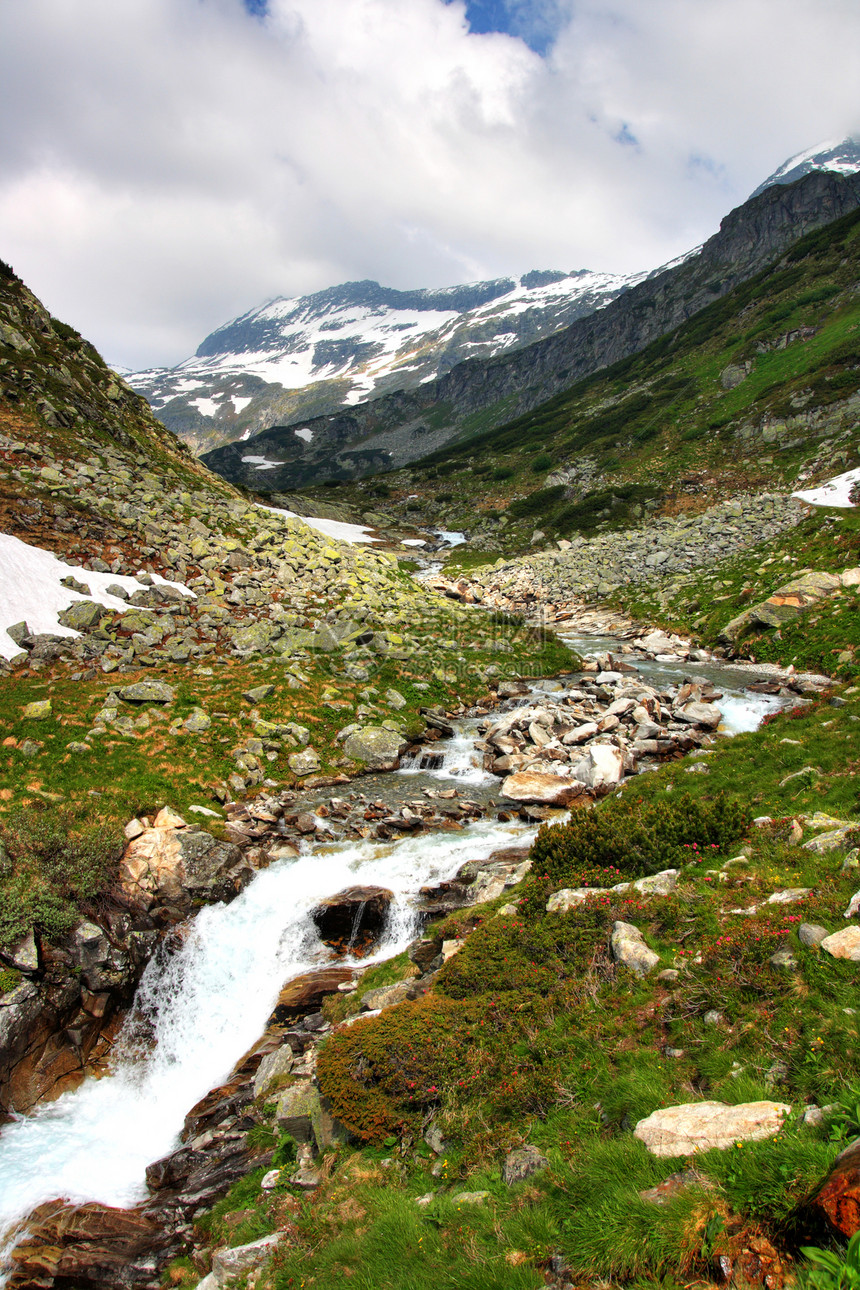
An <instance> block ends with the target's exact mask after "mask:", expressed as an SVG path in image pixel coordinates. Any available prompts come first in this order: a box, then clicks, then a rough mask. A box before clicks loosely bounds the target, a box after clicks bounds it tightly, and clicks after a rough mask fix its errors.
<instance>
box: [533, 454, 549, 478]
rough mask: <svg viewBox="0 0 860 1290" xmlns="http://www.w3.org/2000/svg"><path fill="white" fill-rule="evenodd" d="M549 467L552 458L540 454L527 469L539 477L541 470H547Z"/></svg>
mask: <svg viewBox="0 0 860 1290" xmlns="http://www.w3.org/2000/svg"><path fill="white" fill-rule="evenodd" d="M551 465H552V457H551V456H550V455H549V453H548V452H540V453H538V455H537V456H536V457H535V459H534V461H533V462H532V464H531V466H530V467H529V469H530V470H533V471H534V473H535V474H536V475H539V474H540V473H541V471H542V470H549V468H550V466H551Z"/></svg>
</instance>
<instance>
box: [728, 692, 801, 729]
mask: <svg viewBox="0 0 860 1290" xmlns="http://www.w3.org/2000/svg"><path fill="white" fill-rule="evenodd" d="M718 704H719V709H720V712H722V714H723V719H722V721H721V722H720V730H723V731H725V733H726V734H730V735H740V734H743V733H744V731H745V730H758V728H759V726H760V725H761V723H762V721H763V720H764V719H765V717H767V716H770V714H771V713H772V712H779V710H780V708H784V707H785V706H786V705H785V700H784V699H779V698H776V697H775V696H773V695H769V694H724V695H723V697H722V699H719V700H718Z"/></svg>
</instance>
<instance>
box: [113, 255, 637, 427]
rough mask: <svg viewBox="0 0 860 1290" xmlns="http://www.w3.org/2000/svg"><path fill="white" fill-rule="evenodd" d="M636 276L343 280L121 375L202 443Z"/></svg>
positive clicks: (465, 352) (562, 313) (508, 340)
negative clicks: (419, 284) (450, 282)
mask: <svg viewBox="0 0 860 1290" xmlns="http://www.w3.org/2000/svg"><path fill="white" fill-rule="evenodd" d="M642 276H644V275H633V276H626V277H623V276H619V275H617V274H610V273H592V272H590V271H589V270H586V269H579V270H575V271H573V272H570V273H563V272H561V271H557V270H534V271H532V272H530V273H526V274H524V275H523V276H522V277H519V278H513V277H511V278H496V279H493V280H491V281H488V282H474V283H467V284H465V285H463V286H455V287H444V288H439V289H421V290H415V291H398V290H395V289H393V288H389V287H382V286H380V285H379V283H378V282H372V281H362V282H346V283H342V284H341V285H339V286H336V287H329V288H327V289H326V290H325V291H318V292H315V293H314V294H312V295H307V296H298V297H289V298H288V297H283V296H281V297H277V298H276V299H274V300H270V301H268V302H267V303H266V304H264V305H261V306H260V307H259V308H256V309H251V310H249V311H248V312H247V313H245V314H242V315H241V316H240V317H238V318H234V319H233V320H232V321H230V322H228V323H225V324H224V326H223V327H219V328H217V329H216V330H215V331H214V332H212V333H211V334H210V335H209V336H207V337H206V339H205V340H204V341H203V342H202V344H201V345H200V346H199V347H198V349H197V353H196V354H195V355H194V357H193V358H189V359H186V360H185V361H184V362H183V363H180V364H179V365H178V366H177V367H174V368H160V369H153V370H150V371H144V372H136V373H134V374H132V376H131V377H130V378H129V381H130V384H132V385H133V386H134V388H135V389H137V390H138V391H139V392H140V393H141V394H144V395H145V396H146V397H147V398H148V399H149V401H150V403H151V404H152V406H153V408H154V409H155V411H156V413H157V415H158V416H159V417H161V419H162V420H163V421H164V422H165V423H166V424H167V425H168V426H170V427H171V428H172V429H174V430H175V431H176V432H177V433H178V434H179V435H180V436H182V437H183V438H185V439H187V440H188V441H189V442H190V443H191V444H192V445H193V446H194V447H196V448H197V449H198V450H200V449H209V448H212V447H215V446H217V445H218V444H220V443H227V442H231V441H234V440H237V439H241V440H245V439H248V438H249V437H251V436H252V435H253V434H254V433H256V432H257V431H258V430H261V429H265V428H267V427H268V426H271V425H275V424H279V423H282V422H293V421H296V420H299V419H301V418H302V417H305V416H307V417H312V416H318V415H320V414H322V413H325V412H333V411H335V410H336V409H337V408H338V407H344V406H349V405H351V404H355V403H359V402H363V401H364V400H366V399H368V398H373V397H376V396H377V395H379V394H381V393H384V392H387V391H389V390H393V389H398V388H400V389H406V388H411V387H414V386H416V385H418V384H421V383H422V382H424V381H430V380H433V379H434V378H435V377H437V376H439V375H441V374H442V373H444V372H446V371H448V370H449V369H450V368H451V367H453V366H454V365H455V364H456V363H459V362H462V361H463V360H464V359H467V358H476V357H491V356H492V355H494V354H498V353H501V352H503V351H504V350H508V349H511V348H514V347H517V346H519V345H524V344H528V343H529V342H530V341H533V340H537V339H539V338H540V337H541V336H545V335H547V334H548V333H550V332H553V331H557V330H558V329H559V328H560V327H564V326H567V325H568V324H569V323H571V322H573V321H574V320H575V319H576V318H578V317H581V316H582V315H583V314H586V313H593V312H594V310H595V309H601V308H603V307H604V306H605V305H607V304H609V302H610V301H611V300H614V299H615V297H616V296H617V295H619V294H620V292H622V291H624V290H626V289H627V288H628V287H630V286H632V285H633V284H634V283H635V282H638V281H639V280H640V278H641V277H642Z"/></svg>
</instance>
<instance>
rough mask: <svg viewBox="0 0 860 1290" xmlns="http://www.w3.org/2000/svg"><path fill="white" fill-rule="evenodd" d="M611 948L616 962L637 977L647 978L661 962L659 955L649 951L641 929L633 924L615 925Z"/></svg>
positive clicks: (620, 923)
mask: <svg viewBox="0 0 860 1290" xmlns="http://www.w3.org/2000/svg"><path fill="white" fill-rule="evenodd" d="M610 946H611V948H612V957H613V958H614V959H615V962H616V963H620V964H621V966H622V967H626V968H629V969H630V971H631V972H635V973H636V975H637V976H647V975H648V973H649V972H653V970H654V968H655V967H656V966H657V964H658V963H659V962H660V956H659V954H655V953H654V951H653V950H652V949H649V947H648V946H647V945H646V944H645V939H644V937H643V936H642V933H641V932H640V931H639V928H638V927H634V926H633V924H632V923H622V922H618V923H614V924H613V926H612V936H611V938H610Z"/></svg>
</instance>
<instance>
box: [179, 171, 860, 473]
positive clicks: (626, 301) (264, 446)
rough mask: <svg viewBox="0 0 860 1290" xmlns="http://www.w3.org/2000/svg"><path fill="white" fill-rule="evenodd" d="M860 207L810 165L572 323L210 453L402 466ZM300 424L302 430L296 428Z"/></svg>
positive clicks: (628, 345)
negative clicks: (410, 385)
mask: <svg viewBox="0 0 860 1290" xmlns="http://www.w3.org/2000/svg"><path fill="white" fill-rule="evenodd" d="M858 205H860V175H848V176H841V175H836V174H831V173H828V172H826V171H814V172H812V173H810V174H808V175H806V176H804V177H803V178H802V179H800V180H799V181H798V182H797V183H795V184H791V185H774V186H771V187H770V188H768V189H766V190H765V191H764V192H763V193H761V194H760V195H759V196H758V197H755V198H752V199H750V201H748V202H746V203H744V205H743V206H741V207H738V208H737V209H736V210H734V211H732V212H731V213H730V214H729V215H727V216H726V218H725V219H724V220H723V221H722V223H721V225H720V230H719V232H718V233H716V234H715V235H714V236H713V237H712V238H710V239H709V240H708V241H707V242H706V243H705V244H704V246H703V247H702V248H701V250H700V251H699V252H698V253H696V254H694V255H692V256H690V257H688V258H687V259H685V260H684V261H682V262H681V263H680V264H679V265H676V266H674V267H671V268H669V269H667V270H665V271H664V272H662V273H660V274H658V275H656V276H654V277H651V278H648V279H646V280H644V281H642V282H640V283H638V284H637V285H636V286H633V287H631V288H630V289H629V290H628V291H626V292H624V293H623V294H622V295H621V296H620V297H619V298H618V299H616V300H615V301H613V302H612V303H611V304H609V305H607V306H606V308H604V309H601V310H599V311H598V312H597V313H593V314H591V315H589V316H587V317H585V318H581V319H579V320H577V321H576V322H574V323H573V324H572V325H571V326H569V327H567V328H565V329H564V330H562V331H560V332H557V333H555V334H554V335H552V336H549V337H546V338H544V339H543V340H540V341H537V342H535V343H534V344H532V345H529V346H527V347H525V348H523V349H520V350H517V351H515V352H514V353H511V354H506V355H502V356H497V357H494V358H491V359H473V360H469V361H467V362H465V363H461V364H459V365H458V366H457V367H455V368H454V369H452V370H451V371H450V372H448V373H447V374H446V375H445V376H443V377H441V378H439V379H438V380H435V381H430V382H426V383H425V384H423V385H421V386H420V387H419V388H418V389H417V390H412V391H406V390H401V391H397V392H395V393H392V394H389V395H385V396H383V397H382V398H379V399H376V400H374V401H373V402H371V403H366V404H361V405H359V406H357V407H355V408H352V409H350V410H349V411H343V412H340V413H337V414H335V415H333V416H328V417H319V418H317V419H315V420H313V421H308V422H303V423H301V424H299V425H293V426H276V427H272V428H271V429H269V430H266V431H263V432H261V433H260V434H258V435H256V436H255V437H254V440H253V443H252V444H248V445H244V444H230V445H227V446H225V447H223V448H220V449H217V450H215V451H214V452H211V453H208V454H206V455H205V457H204V460H205V461H206V463H207V465H209V466H210V467H211V468H212V469H213V470H215V471H217V472H218V473H219V474H222V475H224V477H225V478H227V479H231V480H233V481H236V482H242V483H243V484H245V485H247V486H248V487H251V488H255V489H259V490H265V491H269V490H271V491H279V490H281V489H284V488H290V487H296V486H298V485H302V484H309V483H312V482H317V481H319V480H323V479H326V478H332V477H334V478H350V477H356V476H359V475H362V474H368V473H370V472H372V471H378V470H381V469H386V468H389V469H390V468H391V467H392V466H400V465H403V464H405V463H407V462H410V461H414V460H417V459H419V458H421V457H425V456H427V455H428V454H429V453H431V452H434V451H437V450H439V449H441V448H442V447H444V445H445V444H447V443H450V442H452V441H453V440H457V439H460V440H464V441H465V440H468V438H469V437H470V436H471V435H474V434H477V433H479V432H481V431H484V430H488V429H491V428H492V427H493V426H498V425H502V424H504V423H506V422H507V421H509V420H511V418H512V417H515V416H517V415H518V414H522V413H524V412H526V411H528V410H529V409H531V408H535V407H537V406H539V405H540V404H541V403H543V402H545V401H546V400H547V399H548V398H551V397H552V396H553V395H555V394H556V393H558V392H559V391H561V390H564V389H566V388H569V387H570V386H571V385H573V384H574V382H575V381H576V380H578V379H580V378H581V377H583V376H586V375H588V374H589V373H590V372H593V371H596V370H599V369H600V368H603V367H606V366H608V365H609V364H611V363H613V362H616V361H618V360H619V359H622V358H624V357H626V356H628V355H630V354H634V353H636V352H637V351H639V350H641V349H643V348H644V347H645V346H646V345H647V344H649V343H650V342H651V341H653V340H655V339H656V338H657V337H659V336H662V335H664V334H666V333H667V332H670V331H671V330H673V329H674V328H676V327H678V326H679V325H680V324H681V323H683V322H684V321H685V320H686V319H688V318H690V317H692V316H693V315H694V314H695V313H697V312H698V311H700V310H702V309H704V308H705V307H706V306H708V305H710V304H711V303H712V302H713V301H715V300H718V299H719V298H720V297H722V296H724V295H725V294H726V293H727V292H729V291H730V290H732V288H733V287H735V286H737V285H738V284H739V283H742V282H744V281H746V280H747V279H749V278H751V277H752V276H753V275H754V274H756V273H758V272H759V271H760V270H761V269H762V268H764V267H765V266H766V265H767V264H768V263H770V262H771V261H772V260H773V259H775V257H776V256H778V255H779V254H780V253H781V252H782V251H784V250H785V249H786V248H787V247H789V246H790V245H791V244H792V243H793V242H795V241H797V239H798V238H800V237H802V236H803V235H804V234H805V233H808V232H809V231H811V230H814V229H818V228H821V227H822V226H823V225H826V224H827V223H829V222H831V221H832V220H834V219H837V218H839V217H840V216H842V215H844V214H846V213H848V212H850V211H853V210H854V209H856V208H857V206H858ZM299 431H301V434H299Z"/></svg>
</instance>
